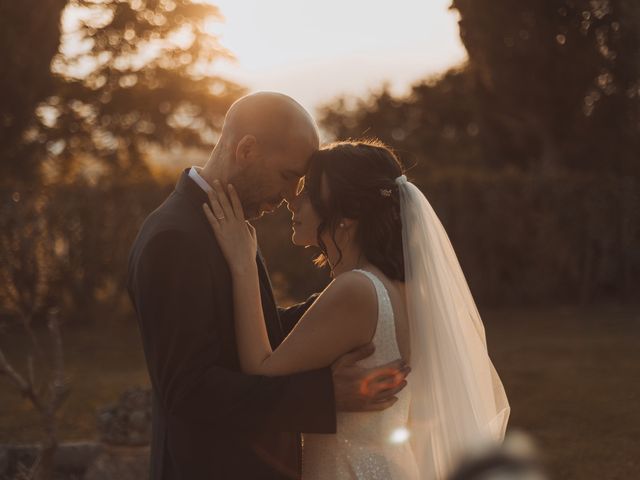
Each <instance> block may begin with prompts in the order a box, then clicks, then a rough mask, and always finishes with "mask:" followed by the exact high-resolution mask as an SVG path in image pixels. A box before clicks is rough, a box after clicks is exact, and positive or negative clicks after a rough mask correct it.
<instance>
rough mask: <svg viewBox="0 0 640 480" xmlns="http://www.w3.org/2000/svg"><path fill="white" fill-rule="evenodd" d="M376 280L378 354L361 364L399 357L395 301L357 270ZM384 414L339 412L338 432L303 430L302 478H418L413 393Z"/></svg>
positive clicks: (401, 397)
mask: <svg viewBox="0 0 640 480" xmlns="http://www.w3.org/2000/svg"><path fill="white" fill-rule="evenodd" d="M354 271H356V272H360V273H362V274H363V275H365V276H366V277H367V278H369V279H370V280H371V282H372V283H373V285H374V286H375V289H376V294H377V296H378V324H377V327H376V332H375V334H374V336H373V344H374V345H375V347H376V349H375V352H374V353H373V355H371V356H370V357H367V358H365V359H363V360H361V361H360V362H358V363H359V364H360V365H362V366H365V367H375V366H378V365H382V364H385V363H388V362H391V361H393V360H396V359H398V358H400V350H399V348H398V344H397V341H396V331H395V322H394V315H393V308H392V306H391V300H390V299H389V294H388V292H387V289H386V288H385V286H384V284H383V283H382V282H381V281H380V279H379V278H378V277H376V276H375V275H374V274H373V273H371V272H368V271H365V270H354ZM397 397H398V401H397V402H396V403H395V404H394V405H393V406H392V407H390V408H388V409H386V410H383V411H380V412H337V433H336V434H335V435H334V434H303V449H302V478H303V480H316V479H317V480H329V479H331V480H333V479H336V480H343V479H367V480H377V479H380V480H382V479H385V480H389V479H393V480H396V479H400V480H404V479H412V480H413V479H417V478H418V470H417V465H416V461H415V459H414V456H413V451H412V450H411V447H410V444H409V440H408V438H407V437H408V428H409V425H408V416H409V403H410V392H409V389H408V388H404V389H403V390H402V391H401V392H400V393H398V395H397Z"/></svg>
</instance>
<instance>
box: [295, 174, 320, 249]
mask: <svg viewBox="0 0 640 480" xmlns="http://www.w3.org/2000/svg"><path fill="white" fill-rule="evenodd" d="M287 208H289V211H290V212H291V226H292V228H293V235H292V236H291V241H292V242H293V244H294V245H299V246H315V247H317V246H318V237H317V234H318V225H320V217H319V215H318V214H317V213H316V211H315V210H314V209H313V205H311V200H309V194H308V193H307V191H306V189H305V188H304V187H303V188H302V190H301V191H300V192H299V193H298V194H297V195H296V196H295V197H294V198H293V199H291V200H290V201H289V202H288V207H287Z"/></svg>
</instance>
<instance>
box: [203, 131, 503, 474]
mask: <svg viewBox="0 0 640 480" xmlns="http://www.w3.org/2000/svg"><path fill="white" fill-rule="evenodd" d="M209 199H210V203H211V207H209V205H203V208H204V210H205V214H206V216H207V218H208V220H209V223H210V224H211V227H212V229H213V231H214V234H215V236H216V238H217V240H218V242H219V244H220V247H221V249H222V251H223V253H224V255H225V257H226V259H227V261H228V264H229V266H230V269H231V274H232V278H233V292H234V293H233V295H234V311H235V329H236V336H237V343H238V345H237V346H238V352H239V356H240V362H241V366H242V369H243V371H244V372H246V373H250V374H261V375H287V374H292V373H296V372H302V371H306V370H312V369H316V368H322V367H326V366H327V365H331V364H332V363H333V362H334V361H335V360H336V359H337V358H338V357H340V356H341V355H343V354H344V353H346V352H348V351H350V350H353V349H354V348H356V347H359V346H361V345H364V344H366V343H368V342H373V344H374V345H375V347H376V350H375V353H374V354H373V355H372V356H370V357H368V358H366V359H364V360H362V363H363V364H365V365H377V364H381V363H386V362H389V361H391V360H393V359H395V358H398V357H399V356H402V358H404V359H405V360H407V361H408V363H409V364H410V365H411V368H412V375H411V377H410V379H409V385H408V387H407V388H405V389H404V390H403V391H401V392H400V393H399V394H398V400H397V402H396V404H395V405H394V406H393V407H392V408H390V409H387V410H384V411H380V412H366V413H363V412H338V417H337V433H336V434H335V435H330V434H305V435H304V447H303V478H304V479H305V480H307V479H348V478H363V479H365V478H366V479H378V478H380V479H443V478H446V476H447V474H448V473H450V472H451V470H452V469H453V467H455V465H456V464H457V462H458V461H459V460H460V459H461V458H462V457H463V456H464V455H465V453H467V452H469V451H470V450H472V449H474V448H477V447H479V446H482V445H484V444H486V443H491V442H500V441H501V440H502V438H503V437H504V433H505V429H506V424H507V420H508V416H509V405H508V402H507V398H506V395H505V393H504V389H503V388H502V384H501V382H500V379H499V378H498V376H497V374H496V372H495V370H494V368H493V365H492V363H491V361H490V359H489V357H488V354H487V348H486V341H485V336H484V327H483V325H482V322H481V320H480V316H479V314H478V311H477V309H476V307H475V303H474V301H473V298H472V296H471V293H470V292H469V289H468V286H467V283H466V281H465V278H464V275H463V273H462V270H461V269H460V266H459V264H458V261H457V258H456V256H455V253H454V251H453V248H452V246H451V244H450V242H449V239H448V237H447V235H446V232H445V231H444V229H443V227H442V224H441V223H440V221H439V220H438V218H437V216H436V214H435V212H434V211H433V209H432V208H431V206H430V204H429V202H428V201H427V199H426V198H425V197H424V195H423V194H422V193H421V192H420V190H418V188H417V187H416V186H415V185H413V184H412V183H411V182H409V181H407V179H406V177H405V176H404V175H403V171H402V167H401V165H400V162H399V161H398V159H397V157H396V156H395V155H394V154H393V152H391V150H390V149H388V148H387V147H386V146H385V145H383V144H382V143H380V142H376V141H349V142H338V143H335V144H332V145H329V146H328V147H325V148H323V149H322V150H320V151H318V152H316V153H315V154H314V156H313V157H312V158H311V160H310V166H309V171H308V173H307V175H306V176H305V178H304V186H303V188H302V190H301V191H300V192H299V193H298V195H297V196H296V197H295V198H293V199H291V200H290V201H289V203H288V205H289V206H288V208H289V210H290V211H291V213H292V215H293V218H292V224H293V237H292V239H293V243H294V244H296V245H302V246H314V247H318V248H319V249H320V251H321V254H320V256H319V257H318V258H317V259H316V263H317V264H318V265H328V266H329V267H330V269H331V275H332V277H333V280H332V282H331V283H330V284H329V285H328V286H327V287H326V289H325V290H324V291H323V292H322V293H321V294H320V296H319V297H318V298H317V299H316V301H315V302H314V303H313V305H312V306H311V307H310V308H309V309H308V310H307V312H306V313H305V314H304V315H303V317H302V318H301V319H300V321H299V323H298V324H297V325H296V327H295V328H294V329H293V330H292V332H291V333H290V334H289V336H288V337H287V338H286V339H285V340H284V341H283V342H282V344H281V345H280V346H279V347H278V348H277V349H276V350H272V349H271V346H270V344H269V339H268V336H267V332H266V328H265V323H264V319H263V313H262V310H261V302H260V288H259V282H258V272H257V267H256V262H255V257H256V251H257V242H256V236H255V231H254V229H253V227H252V226H251V225H250V224H249V223H247V222H246V221H245V217H244V213H243V208H242V205H241V203H240V200H239V198H238V195H237V193H236V191H235V189H234V188H233V186H232V185H228V187H227V189H225V188H223V187H222V186H221V185H220V184H219V183H218V184H216V185H214V191H213V192H212V193H210V194H209ZM373 388H380V387H374V386H373V385H368V384H363V385H362V386H361V389H362V390H363V391H368V390H370V389H373Z"/></svg>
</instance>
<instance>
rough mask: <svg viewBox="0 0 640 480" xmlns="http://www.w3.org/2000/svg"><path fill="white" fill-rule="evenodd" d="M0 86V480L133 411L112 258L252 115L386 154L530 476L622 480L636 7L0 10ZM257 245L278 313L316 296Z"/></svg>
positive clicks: (575, 1)
mask: <svg viewBox="0 0 640 480" xmlns="http://www.w3.org/2000/svg"><path fill="white" fill-rule="evenodd" d="M0 62H1V65H2V67H3V68H2V75H0V352H1V353H0V444H2V445H4V447H3V448H4V450H3V449H2V448H0V478H2V476H3V475H5V474H6V475H9V473H6V472H9V471H10V470H11V471H13V470H15V469H16V468H17V467H16V465H17V463H16V458H17V457H15V454H14V453H15V449H14V450H11V449H9V448H8V447H7V446H8V445H14V446H15V445H29V444H36V443H40V444H41V445H43V447H44V450H43V451H44V452H49V453H50V454H51V455H53V454H54V452H55V451H56V450H60V448H59V447H60V446H61V445H63V444H67V443H69V442H82V441H95V440H100V441H103V442H104V441H105V438H106V437H109V435H106V434H105V429H106V430H109V428H111V427H105V422H106V424H109V421H110V420H108V418H107V420H105V414H104V409H105V406H108V405H110V404H114V403H115V402H118V401H119V399H120V402H121V404H122V402H123V401H124V403H127V401H128V402H129V404H130V405H134V407H132V408H133V410H135V409H136V408H137V407H135V404H136V401H137V400H135V399H134V400H130V401H129V400H126V398H125V399H124V400H123V399H122V397H121V395H122V394H123V392H125V391H128V389H131V388H132V387H142V388H143V389H144V388H147V387H148V379H147V374H146V367H145V364H144V358H143V354H142V349H141V344H140V339H139V335H138V331H137V326H136V323H135V319H134V316H133V312H132V309H131V307H130V304H129V300H128V297H127V295H126V291H125V276H126V264H127V255H128V251H129V247H130V245H131V243H132V241H133V239H134V237H135V234H136V232H137V229H138V228H139V226H140V224H141V222H142V221H143V219H144V218H145V217H146V215H147V214H148V213H150V212H151V211H152V210H153V209H154V208H155V207H156V206H158V205H159V204H160V203H161V202H162V200H163V199H164V197H165V196H167V195H168V194H169V193H170V192H171V191H172V189H173V186H174V185H175V182H176V180H177V178H178V175H179V174H180V172H181V170H182V169H183V168H184V167H186V166H191V165H201V164H203V163H204V162H205V161H206V158H207V156H208V154H209V152H210V151H211V149H212V148H213V145H214V144H215V142H216V139H217V136H218V134H219V131H220V128H221V125H222V121H223V117H224V113H225V111H226V110H227V108H228V107H229V106H230V105H231V103H232V102H233V101H234V100H235V99H237V98H238V97H239V96H241V95H243V94H245V93H248V92H251V91H255V90H277V91H282V92H284V93H287V94H289V95H292V96H293V97H295V98H296V99H298V100H299V101H300V102H301V103H302V104H303V105H304V106H305V107H306V108H308V109H309V111H310V112H311V113H312V114H313V115H314V116H315V118H316V119H317V121H318V123H319V125H320V127H321V129H322V134H323V141H331V140H333V139H344V138H348V137H363V136H364V137H378V138H380V139H382V140H383V141H385V142H387V143H388V144H390V145H391V146H392V147H394V148H395V149H396V151H397V152H398V154H399V156H400V157H401V159H402V160H403V161H404V163H405V165H406V167H407V170H408V177H409V178H410V180H412V181H413V182H414V183H416V184H417V185H418V186H419V187H420V188H421V189H422V190H423V191H424V193H425V194H426V195H427V197H428V198H429V199H430V201H431V203H432V204H433V206H434V208H435V210H436V212H438V214H439V216H440V218H441V220H442V222H443V223H444V225H445V227H446V228H447V231H448V233H449V235H450V237H451V240H452V243H453V245H454V247H455V249H456V251H457V253H458V256H459V259H460V262H461V265H462V267H463V270H464V271H465V274H466V276H467V280H468V282H469V285H470V287H471V290H472V292H473V294H474V297H475V299H476V301H477V303H478V306H479V309H480V312H481V314H482V317H483V320H484V321H485V325H486V329H487V338H488V344H489V350H490V353H491V356H492V358H493V360H494V363H495V365H496V368H497V370H498V372H499V373H500V375H501V377H502V379H503V381H504V384H505V388H506V390H507V394H508V395H509V398H510V401H511V405H512V417H511V426H512V427H513V428H520V429H523V430H525V431H526V432H528V433H529V434H531V435H532V437H533V438H534V440H535V442H536V443H537V444H538V446H539V449H540V451H541V453H542V458H543V460H544V462H545V464H546V465H547V468H548V471H549V474H550V477H551V478H557V479H571V478H581V479H602V478H610V479H617V478H620V479H622V478H625V479H626V478H640V455H639V453H640V440H639V439H640V407H638V405H639V404H640V386H639V385H640V382H639V381H638V379H640V349H639V348H638V345H639V344H640V301H639V300H640V295H639V290H638V288H639V287H638V285H639V281H640V3H638V2H637V1H636V0H554V1H548V2H540V1H537V0H521V1H518V2H514V1H511V0H454V1H451V0H430V1H429V2H425V1H418V0H398V1H396V2H389V1H385V2H383V1H377V0H373V1H367V2H365V1H361V0H357V1H355V0H354V1H351V2H344V1H342V2H338V1H334V0H331V1H324V2H295V1H293V0H290V1H287V0H274V1H270V2H266V1H258V0H244V1H232V0H220V1H216V0H211V1H206V2H205V1H202V2H196V1H188V0H22V1H20V2H9V1H5V2H2V4H0ZM256 227H257V228H258V231H259V239H260V245H261V248H262V250H263V253H264V255H265V257H266V259H267V262H268V266H269V270H270V273H271V277H272V281H273V283H274V287H275V290H276V293H277V297H278V299H279V300H280V302H281V304H282V305H287V304H291V303H293V302H296V301H300V300H302V299H304V298H306V296H307V295H309V294H310V293H313V292H315V291H318V290H320V289H322V288H323V287H324V285H326V283H327V282H328V272H327V271H326V270H318V269H316V268H315V267H314V266H313V265H312V263H311V259H312V258H313V256H314V255H315V253H317V252H314V251H311V250H308V249H303V248H297V247H294V246H292V245H291V244H290V241H289V238H290V234H291V231H290V217H289V213H288V211H287V210H286V209H284V208H280V209H279V210H278V211H276V212H275V213H274V214H272V215H269V216H266V217H264V218H262V219H260V220H259V221H257V222H256ZM125 396H126V395H125ZM134 397H135V395H134ZM127 398H129V397H127ZM135 398H138V397H135ZM141 401H143V400H141ZM99 412H102V413H100V415H101V416H100V421H98V418H97V416H98V413H99ZM107 417H108V415H107ZM109 418H111V417H109ZM127 418H130V417H127ZM132 422H133V420H132ZM134 423H135V422H134ZM143 423H144V422H143ZM138 430H141V431H142V432H143V433H142V434H141V435H142V436H143V437H144V434H145V433H144V427H140V428H139V429H138ZM105 435H106V437H105ZM109 438H111V437H109ZM125 443H126V442H125ZM127 444H128V445H139V444H144V440H140V439H138V440H135V441H133V440H130V441H129V443H127ZM3 452H4V453H3ZM7 452H8V453H7ZM11 452H14V453H11ZM12 455H13V456H12ZM27 457H28V455H27ZM27 457H25V458H27ZM43 458H45V460H46V458H47V456H46V455H44V457H43ZM25 462H26V463H27V464H28V463H29V462H28V461H25ZM45 463H46V462H45ZM12 469H13V470H12Z"/></svg>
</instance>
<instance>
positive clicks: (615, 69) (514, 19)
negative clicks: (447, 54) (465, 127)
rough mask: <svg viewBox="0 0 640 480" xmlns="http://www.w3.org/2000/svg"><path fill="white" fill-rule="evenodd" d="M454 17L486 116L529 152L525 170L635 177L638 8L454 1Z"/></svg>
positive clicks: (623, 2) (639, 130)
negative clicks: (602, 172) (530, 148)
mask: <svg viewBox="0 0 640 480" xmlns="http://www.w3.org/2000/svg"><path fill="white" fill-rule="evenodd" d="M453 8H455V9H457V10H458V11H459V12H460V16H461V19H460V36H461V38H462V41H463V42H464V45H465V47H466V49H467V52H468V54H469V71H470V74H471V75H472V76H473V78H474V80H475V81H476V84H477V86H478V92H479V95H478V98H479V100H480V101H481V102H482V105H481V111H482V113H483V115H484V116H486V117H488V118H490V119H491V121H493V122H495V123H497V124H500V125H501V126H502V127H503V128H505V129H506V130H507V131H508V132H510V135H509V137H511V138H522V137H528V138H530V139H531V141H532V142H530V143H531V144H532V145H533V146H534V147H535V150H534V151H535V152H536V155H535V156H534V157H529V159H530V160H529V161H528V162H527V163H526V164H525V165H524V166H526V167H529V168H534V169H543V170H548V169H554V168H558V167H563V168H566V167H569V168H574V169H579V170H608V171H615V172H618V173H621V174H629V173H631V172H632V171H635V173H636V174H637V173H639V171H638V168H637V162H636V161H635V157H636V156H637V154H636V153H634V152H637V151H638V147H639V146H640V144H639V143H638V142H639V140H638V139H639V138H640V89H639V87H640V33H639V32H640V5H638V2H635V1H633V0H597V1H593V0H562V1H558V2H540V1H537V0H526V1H520V2H511V1H509V0H502V1H494V0H480V1H478V0H454V1H453ZM522 158H523V159H524V158H525V157H524V156H523V157H522ZM514 160H515V159H514Z"/></svg>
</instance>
